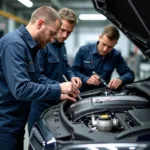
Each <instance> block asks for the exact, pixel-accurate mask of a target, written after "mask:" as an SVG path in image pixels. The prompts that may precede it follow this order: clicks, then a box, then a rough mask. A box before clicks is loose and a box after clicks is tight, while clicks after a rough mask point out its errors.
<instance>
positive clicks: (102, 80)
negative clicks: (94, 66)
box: [92, 71, 108, 87]
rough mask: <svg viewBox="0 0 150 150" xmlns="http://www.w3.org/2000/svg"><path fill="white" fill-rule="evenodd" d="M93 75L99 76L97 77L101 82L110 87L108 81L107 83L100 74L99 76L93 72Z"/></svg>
mask: <svg viewBox="0 0 150 150" xmlns="http://www.w3.org/2000/svg"><path fill="white" fill-rule="evenodd" d="M92 73H93V74H94V75H97V76H98V77H99V80H100V81H101V82H102V83H103V84H104V85H105V86H107V87H108V85H107V83H106V81H105V80H104V79H103V78H102V77H101V76H100V75H99V74H97V73H96V72H95V71H93V72H92Z"/></svg>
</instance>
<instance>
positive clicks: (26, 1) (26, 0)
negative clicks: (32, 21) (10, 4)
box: [18, 0, 33, 7]
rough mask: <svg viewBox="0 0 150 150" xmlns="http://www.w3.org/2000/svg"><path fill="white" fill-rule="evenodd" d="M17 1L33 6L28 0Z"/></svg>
mask: <svg viewBox="0 0 150 150" xmlns="http://www.w3.org/2000/svg"><path fill="white" fill-rule="evenodd" d="M18 1H19V2H20V3H22V4H23V5H25V6H27V7H32V6H33V3H32V2H31V1H30V0H18Z"/></svg>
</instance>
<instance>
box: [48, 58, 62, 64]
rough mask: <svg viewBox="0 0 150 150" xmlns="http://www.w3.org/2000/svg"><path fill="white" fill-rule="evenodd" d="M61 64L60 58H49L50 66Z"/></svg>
mask: <svg viewBox="0 0 150 150" xmlns="http://www.w3.org/2000/svg"><path fill="white" fill-rule="evenodd" d="M58 62H60V60H59V59H58V58H48V63H49V64H55V63H58Z"/></svg>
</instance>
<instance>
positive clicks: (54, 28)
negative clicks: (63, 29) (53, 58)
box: [36, 20, 60, 48]
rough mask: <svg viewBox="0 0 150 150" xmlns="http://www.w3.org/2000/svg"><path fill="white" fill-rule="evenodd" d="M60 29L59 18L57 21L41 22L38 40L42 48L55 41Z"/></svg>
mask: <svg viewBox="0 0 150 150" xmlns="http://www.w3.org/2000/svg"><path fill="white" fill-rule="evenodd" d="M59 29H60V22H59V20H56V22H53V23H50V24H45V23H44V22H43V23H42V24H41V26H40V30H39V32H38V35H37V38H36V40H37V42H38V43H39V44H40V45H41V48H44V47H45V46H46V44H48V43H50V42H52V41H54V39H55V36H56V34H57V33H58V31H59Z"/></svg>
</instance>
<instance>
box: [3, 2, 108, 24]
mask: <svg viewBox="0 0 150 150" xmlns="http://www.w3.org/2000/svg"><path fill="white" fill-rule="evenodd" d="M24 1H25V0H24ZM31 1H32V2H33V7H32V8H28V7H26V6H24V5H23V4H22V3H20V2H19V1H17V0H11V1H10V0H1V2H0V3H1V5H0V6H1V9H2V10H5V11H6V10H12V12H11V13H13V12H14V13H15V15H17V16H18V15H19V16H21V17H22V18H24V19H27V20H29V18H30V15H31V13H32V12H33V11H34V10H35V9H36V8H38V7H40V6H44V5H50V6H52V7H53V8H55V9H56V10H59V9H61V8H63V7H68V8H70V9H73V10H74V11H75V12H76V14H77V16H79V15H80V14H89V13H91V14H95V13H97V12H96V11H95V10H94V7H93V4H92V0H31ZM7 12H8V11H7ZM93 22H94V21H93ZM93 22H90V24H91V23H93ZM105 22H106V21H105ZM79 23H80V25H81V24H85V22H82V21H80V22H79ZM86 24H87V22H86ZM93 24H95V22H94V23H93Z"/></svg>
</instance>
